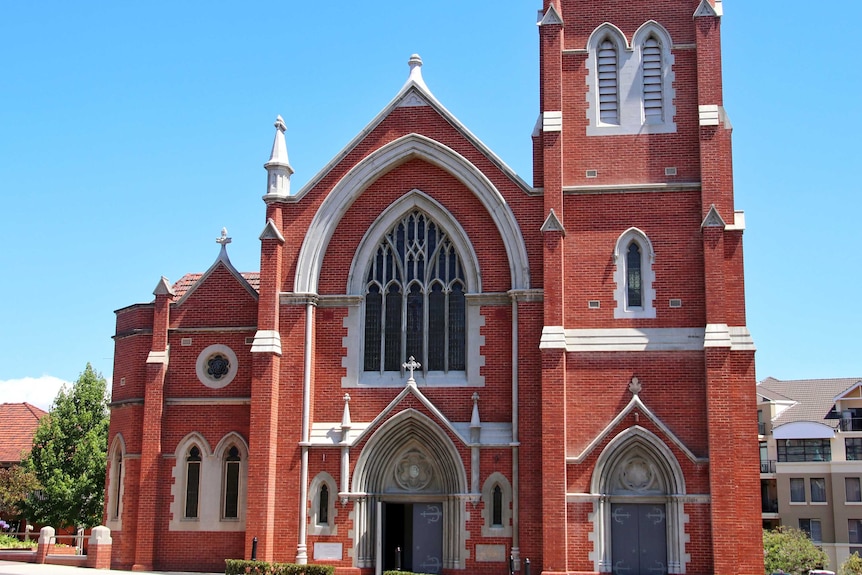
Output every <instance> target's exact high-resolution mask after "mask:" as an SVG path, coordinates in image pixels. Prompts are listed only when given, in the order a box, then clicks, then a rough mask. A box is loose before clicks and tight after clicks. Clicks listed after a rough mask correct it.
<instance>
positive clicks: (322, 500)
mask: <svg viewBox="0 0 862 575" xmlns="http://www.w3.org/2000/svg"><path fill="white" fill-rule="evenodd" d="M317 524H318V525H329V487H328V486H327V485H326V484H325V483H324V484H323V485H321V486H320V496H319V499H318V501H317Z"/></svg>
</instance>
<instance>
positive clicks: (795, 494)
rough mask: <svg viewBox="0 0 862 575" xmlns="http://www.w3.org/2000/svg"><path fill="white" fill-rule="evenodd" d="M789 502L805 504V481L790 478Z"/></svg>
mask: <svg viewBox="0 0 862 575" xmlns="http://www.w3.org/2000/svg"><path fill="white" fill-rule="evenodd" d="M790 502H791V503H805V480H804V479H802V478H801V477H791V478H790Z"/></svg>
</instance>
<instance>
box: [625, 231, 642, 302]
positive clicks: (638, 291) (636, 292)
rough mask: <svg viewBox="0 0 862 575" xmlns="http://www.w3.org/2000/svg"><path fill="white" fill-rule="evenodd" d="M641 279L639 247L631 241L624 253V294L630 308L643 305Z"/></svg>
mask: <svg viewBox="0 0 862 575" xmlns="http://www.w3.org/2000/svg"><path fill="white" fill-rule="evenodd" d="M641 280H642V276H641V248H640V246H639V245H638V244H637V242H632V243H630V244H629V248H628V253H627V254H626V294H627V302H628V307H630V308H632V307H641V306H642V305H643V298H642V294H643V292H642V281H641Z"/></svg>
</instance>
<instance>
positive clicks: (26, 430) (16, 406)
mask: <svg viewBox="0 0 862 575" xmlns="http://www.w3.org/2000/svg"><path fill="white" fill-rule="evenodd" d="M46 415H48V413H47V412H45V411H42V410H41V409H39V408H38V407H36V406H35V405H31V404H29V403H0V438H2V440H0V463H17V462H19V461H21V454H22V453H24V452H28V451H30V447H32V445H33V436H34V435H35V434H36V428H37V427H39V420H40V419H42V418H43V417H45V416H46Z"/></svg>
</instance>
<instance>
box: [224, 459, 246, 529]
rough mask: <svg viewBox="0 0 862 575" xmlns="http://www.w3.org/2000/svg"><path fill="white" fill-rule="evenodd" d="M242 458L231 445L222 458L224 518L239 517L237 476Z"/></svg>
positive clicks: (238, 476)
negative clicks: (223, 458)
mask: <svg viewBox="0 0 862 575" xmlns="http://www.w3.org/2000/svg"><path fill="white" fill-rule="evenodd" d="M241 463H242V458H241V457H240V455H239V449H237V448H236V446H235V445H232V446H231V448H230V450H228V452H227V455H226V457H225V460H224V515H223V517H224V519H236V518H238V517H239V478H240V464H241Z"/></svg>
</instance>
